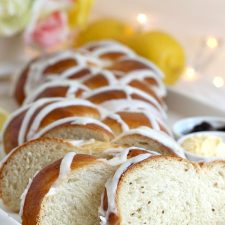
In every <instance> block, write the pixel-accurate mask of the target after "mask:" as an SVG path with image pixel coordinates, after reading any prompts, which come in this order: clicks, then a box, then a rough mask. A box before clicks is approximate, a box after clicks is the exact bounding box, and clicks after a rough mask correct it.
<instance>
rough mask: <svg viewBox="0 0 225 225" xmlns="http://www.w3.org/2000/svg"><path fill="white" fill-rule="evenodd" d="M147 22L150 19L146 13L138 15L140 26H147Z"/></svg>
mask: <svg viewBox="0 0 225 225" xmlns="http://www.w3.org/2000/svg"><path fill="white" fill-rule="evenodd" d="M147 20H148V17H147V15H146V14H144V13H139V14H138V15H137V22H138V23H139V24H140V25H142V26H143V25H145V24H146V23H147Z"/></svg>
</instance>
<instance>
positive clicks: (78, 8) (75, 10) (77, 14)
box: [68, 0, 93, 28]
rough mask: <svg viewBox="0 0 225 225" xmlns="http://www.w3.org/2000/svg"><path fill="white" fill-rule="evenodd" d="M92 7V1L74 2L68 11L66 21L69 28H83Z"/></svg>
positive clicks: (78, 0)
mask: <svg viewBox="0 0 225 225" xmlns="http://www.w3.org/2000/svg"><path fill="white" fill-rule="evenodd" d="M92 5H93V0H76V1H74V3H73V7H71V9H70V10H69V13H68V18H69V19H68V21H69V26H70V27H72V28H73V27H75V26H78V27H83V26H84V25H85V24H86V22H87V19H88V15H89V12H90V10H91V7H92Z"/></svg>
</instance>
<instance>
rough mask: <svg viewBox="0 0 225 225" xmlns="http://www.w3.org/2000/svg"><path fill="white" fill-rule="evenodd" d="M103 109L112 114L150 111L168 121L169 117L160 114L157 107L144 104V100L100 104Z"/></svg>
mask: <svg viewBox="0 0 225 225" xmlns="http://www.w3.org/2000/svg"><path fill="white" fill-rule="evenodd" d="M100 106H101V107H103V108H106V109H107V110H108V111H111V112H118V111H122V110H128V111H132V110H137V109H139V110H148V111H149V112H151V113H152V114H154V115H155V116H157V117H158V118H163V119H166V118H167V115H166V113H165V112H162V113H160V112H159V111H158V110H157V109H156V108H155V107H153V106H152V105H150V104H148V103H147V102H144V101H142V100H137V99H132V100H128V99H115V100H108V101H105V102H103V103H101V104H100Z"/></svg>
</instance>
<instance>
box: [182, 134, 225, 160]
mask: <svg viewBox="0 0 225 225" xmlns="http://www.w3.org/2000/svg"><path fill="white" fill-rule="evenodd" d="M178 144H179V145H180V146H181V147H182V148H183V149H184V152H185V155H186V157H187V159H189V160H191V161H195V162H208V161H213V160H218V159H225V132H217V131H209V132H197V133H191V134H188V135H185V136H183V137H181V138H180V139H179V140H178Z"/></svg>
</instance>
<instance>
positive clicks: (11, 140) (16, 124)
mask: <svg viewBox="0 0 225 225" xmlns="http://www.w3.org/2000/svg"><path fill="white" fill-rule="evenodd" d="M49 104H50V103H46V104H43V105H42V106H40V107H39V108H38V109H36V111H35V112H34V113H33V116H32V117H31V120H30V122H29V124H28V129H27V131H28V130H29V128H30V126H31V122H32V121H33V120H34V118H35V117H36V116H37V114H38V113H39V112H40V111H41V110H42V109H43V108H44V107H46V106H47V105H49ZM26 111H27V110H25V111H23V112H22V113H20V114H19V115H17V116H16V117H15V118H13V119H12V121H10V123H9V124H8V126H7V128H6V129H5V131H4V134H3V144H4V149H5V152H6V153H9V152H10V151H11V150H12V149H14V148H15V147H17V146H18V135H19V131H20V127H21V124H22V121H23V119H24V116H25V113H26ZM72 116H81V117H91V118H96V119H99V118H100V112H99V111H98V109H97V108H94V107H91V106H84V105H75V106H68V107H62V108H57V109H55V110H53V111H51V112H50V113H49V114H48V115H46V116H45V118H44V119H43V120H42V122H41V124H40V128H43V127H45V126H47V125H48V124H50V123H52V122H54V121H56V120H59V119H63V118H66V117H72ZM26 135H27V133H26Z"/></svg>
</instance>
